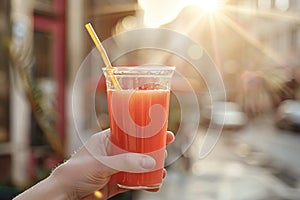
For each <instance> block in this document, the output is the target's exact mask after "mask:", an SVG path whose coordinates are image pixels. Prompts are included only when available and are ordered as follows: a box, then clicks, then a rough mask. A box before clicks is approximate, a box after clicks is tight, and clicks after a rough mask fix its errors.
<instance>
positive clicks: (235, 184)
mask: <svg viewBox="0 0 300 200" xmlns="http://www.w3.org/2000/svg"><path fill="white" fill-rule="evenodd" d="M271 118H272V117H271V116H270V117H262V118H260V119H256V120H254V121H251V122H250V123H248V124H247V125H246V126H245V127H243V128H242V129H240V130H237V131H223V133H222V135H221V139H220V141H219V142H218V144H217V145H216V147H215V148H214V149H213V151H212V152H211V154H210V155H209V156H208V157H206V158H205V159H203V160H197V159H196V158H197V155H196V154H195V152H197V151H194V153H193V154H192V158H191V159H190V160H191V162H192V164H191V168H190V169H189V170H188V171H183V170H182V168H181V165H182V159H180V160H177V161H176V162H175V163H174V164H173V165H172V166H171V167H169V168H168V175H167V178H166V179H165V181H164V184H163V186H162V188H161V190H160V191H159V192H158V193H149V192H136V193H134V198H133V199H137V200H141V199H143V200H156V199H165V200H169V199H185V200H195V199H201V200H227V199H230V200H242V199H243V200H248V199H249V200H263V199H265V200H267V199H268V200H282V199H285V200H292V199H293V200H294V199H295V200H298V199H300V184H299V180H300V168H299V166H300V157H299V153H300V146H299V143H300V134H299V133H296V132H289V131H285V130H280V129H277V128H276V127H274V124H273V122H272V120H271ZM202 131H203V130H200V132H199V135H198V138H197V139H196V140H195V142H194V143H193V145H192V146H191V147H190V149H195V148H199V146H200V145H199V144H200V142H201V138H202V136H203V132H202ZM198 152H199V151H198Z"/></svg>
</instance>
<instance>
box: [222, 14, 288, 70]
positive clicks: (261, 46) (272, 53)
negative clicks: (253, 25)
mask: <svg viewBox="0 0 300 200" xmlns="http://www.w3.org/2000/svg"><path fill="white" fill-rule="evenodd" d="M221 20H223V21H224V23H225V24H226V25H228V26H229V27H231V28H232V29H233V30H234V31H235V32H237V33H238V34H239V35H240V36H242V37H243V38H244V39H245V40H246V41H247V42H249V43H250V44H252V45H253V46H254V47H256V48H257V49H259V50H260V51H262V52H263V53H264V54H265V55H266V56H268V57H269V58H271V59H272V60H273V61H275V62H276V63H277V64H279V65H283V64H284V59H283V58H282V57H281V56H280V55H278V54H277V53H276V52H275V51H273V50H272V49H270V48H268V47H267V46H266V45H264V44H262V43H261V42H260V41H259V40H258V39H257V38H255V36H253V35H251V34H249V33H248V31H247V30H245V29H244V28H242V27H241V26H240V25H238V24H237V23H236V22H234V21H233V20H232V19H230V18H229V17H228V16H227V15H223V17H222V18H221Z"/></svg>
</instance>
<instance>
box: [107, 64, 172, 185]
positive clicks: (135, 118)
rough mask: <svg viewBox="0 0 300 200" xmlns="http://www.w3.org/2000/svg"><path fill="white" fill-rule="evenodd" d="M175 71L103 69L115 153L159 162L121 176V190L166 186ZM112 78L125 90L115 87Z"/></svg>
mask: <svg viewBox="0 0 300 200" xmlns="http://www.w3.org/2000/svg"><path fill="white" fill-rule="evenodd" d="M174 70H175V67H170V66H135V67H113V68H111V69H106V68H103V71H104V75H105V77H106V86H107V99H108V112H109V119H110V129H111V141H112V143H113V146H114V148H113V150H112V152H113V154H118V153H124V152H133V153H142V154H146V155H149V156H151V157H153V158H154V159H155V161H156V166H155V167H154V169H153V170H152V171H149V172H143V173H138V172H119V173H117V174H116V175H115V178H116V180H117V183H118V186H119V187H121V188H126V189H154V188H159V187H160V186H161V184H162V179H163V167H164V160H165V148H166V131H167V124H168V113H169V99H170V82H171V81H170V80H171V77H172V75H173V73H174ZM111 76H114V78H116V79H117V81H118V83H119V85H120V87H121V89H116V88H115V87H114V84H113V82H112V79H111Z"/></svg>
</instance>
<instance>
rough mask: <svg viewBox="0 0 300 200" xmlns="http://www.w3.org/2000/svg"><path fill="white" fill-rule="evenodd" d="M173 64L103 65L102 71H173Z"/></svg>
mask: <svg viewBox="0 0 300 200" xmlns="http://www.w3.org/2000/svg"><path fill="white" fill-rule="evenodd" d="M175 68H176V67H175V66H168V65H134V66H125V65H120V66H113V67H112V68H111V69H108V68H106V67H103V68H102V70H103V71H107V70H111V71H120V72H121V71H131V70H132V71H174V70H175Z"/></svg>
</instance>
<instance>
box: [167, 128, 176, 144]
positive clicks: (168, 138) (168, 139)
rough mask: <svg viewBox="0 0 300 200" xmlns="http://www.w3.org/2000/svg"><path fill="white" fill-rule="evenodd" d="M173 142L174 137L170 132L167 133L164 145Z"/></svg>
mask: <svg viewBox="0 0 300 200" xmlns="http://www.w3.org/2000/svg"><path fill="white" fill-rule="evenodd" d="M174 140H175V136H174V134H173V133H172V132H171V131H167V140H166V143H167V144H170V143H172V142H173V141H174Z"/></svg>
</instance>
